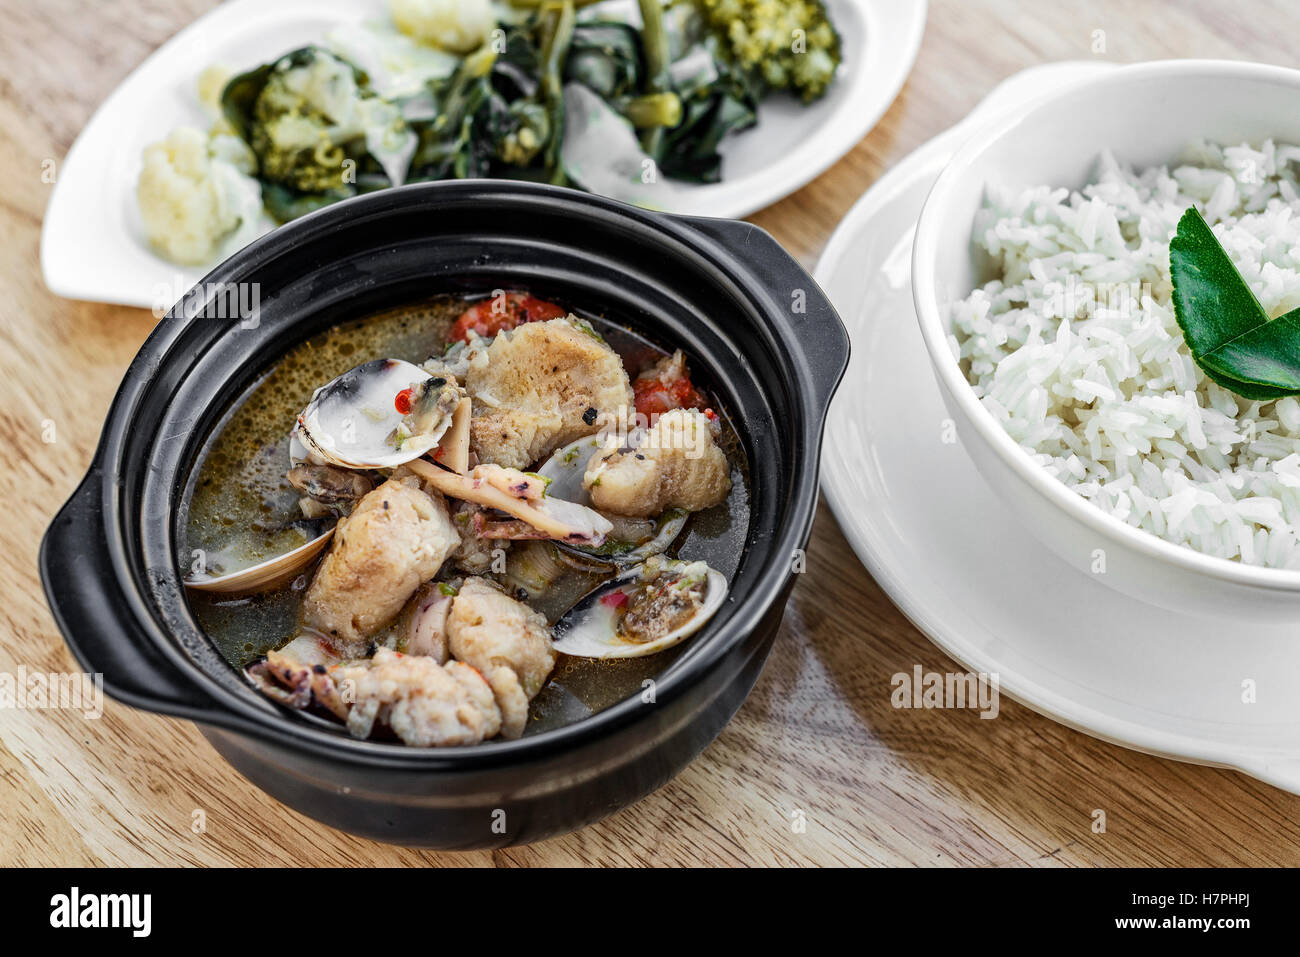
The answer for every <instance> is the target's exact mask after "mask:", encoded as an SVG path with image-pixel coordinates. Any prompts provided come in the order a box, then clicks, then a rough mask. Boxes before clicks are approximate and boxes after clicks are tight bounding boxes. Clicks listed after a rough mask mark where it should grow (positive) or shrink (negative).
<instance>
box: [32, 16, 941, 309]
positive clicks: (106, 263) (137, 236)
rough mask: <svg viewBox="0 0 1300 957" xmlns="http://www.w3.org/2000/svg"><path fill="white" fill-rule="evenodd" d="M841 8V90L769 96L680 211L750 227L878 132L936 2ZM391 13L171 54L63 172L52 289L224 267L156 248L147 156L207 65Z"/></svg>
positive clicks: (261, 25)
mask: <svg viewBox="0 0 1300 957" xmlns="http://www.w3.org/2000/svg"><path fill="white" fill-rule="evenodd" d="M829 7H830V10H831V16H832V17H833V18H834V20H835V23H836V26H837V27H838V28H839V30H840V32H841V35H842V36H843V39H844V65H843V67H842V68H841V71H840V75H839V76H838V77H837V78H836V82H835V85H834V86H833V87H832V88H831V91H830V92H829V93H828V94H827V95H826V97H825V98H823V99H822V100H820V101H818V102H817V103H815V104H813V105H812V106H810V107H808V108H803V107H802V106H800V105H799V104H798V103H796V102H794V101H793V100H784V98H781V97H773V98H771V99H769V100H768V101H767V102H765V103H764V104H763V105H762V107H761V110H760V117H759V125H758V126H757V127H755V128H754V129H752V130H749V131H747V132H745V133H742V134H739V135H738V136H735V137H732V138H730V139H729V140H728V141H727V142H726V143H725V144H724V146H723V154H724V157H725V160H724V163H725V172H724V176H725V178H724V180H723V181H722V182H721V183H716V184H710V185H690V184H674V186H675V188H674V190H673V191H672V198H671V201H670V202H671V208H670V209H669V210H668V211H669V212H675V213H683V214H687V215H692V216H717V217H723V218H730V219H739V218H741V217H744V216H748V215H749V214H750V213H752V212H754V211H755V210H758V209H762V208H763V207H764V206H767V205H770V204H771V203H774V202H775V201H776V200H778V199H781V198H782V197H783V196H786V195H788V194H790V193H792V192H794V191H795V190H797V189H799V188H800V187H801V186H803V185H805V184H806V183H808V182H809V181H810V180H812V179H813V178H814V177H816V176H818V175H820V174H821V173H823V172H824V171H825V170H826V169H827V168H829V167H830V166H831V165H832V164H833V163H835V162H836V161H837V160H838V159H840V157H842V156H843V155H844V154H845V153H847V152H848V151H849V150H850V149H852V148H853V146H854V145H855V144H856V143H857V142H858V141H859V140H860V139H862V137H864V136H865V135H866V134H867V133H868V131H870V129H871V128H872V127H873V126H875V124H876V121H877V120H879V119H880V117H881V116H882V115H883V114H884V112H885V110H886V109H887V108H888V107H889V104H890V103H892V102H893V100H894V96H895V95H896V94H897V93H898V91H899V89H900V88H901V87H902V85H903V81H904V80H905V79H906V78H907V74H908V72H909V71H910V70H911V67H912V62H913V60H914V59H915V58H916V52H917V50H918V49H919V47H920V44H921V35H922V33H923V32H924V29H925V15H926V0H829ZM386 11H387V3H385V2H384V0H279V2H276V3H268V2H266V0H231V2H229V3H223V4H222V5H221V6H219V7H217V8H216V9H214V10H212V11H211V12H210V13H208V14H206V15H205V16H203V17H201V18H200V19H198V20H196V21H195V22H194V23H192V24H191V25H190V26H188V27H186V28H185V29H184V30H182V31H181V32H180V33H178V34H176V36H174V37H172V38H171V39H170V40H168V41H167V42H166V43H165V44H163V46H161V47H160V48H159V49H158V50H157V51H155V52H154V54H153V55H152V56H150V57H149V59H147V60H145V62H144V63H142V64H141V65H140V66H139V67H138V68H137V69H136V70H135V71H134V72H133V73H131V75H130V76H128V77H127V78H126V79H125V80H124V81H123V82H122V84H121V85H120V86H118V88H117V89H116V90H115V91H114V92H113V93H112V95H110V96H109V98H108V99H107V100H106V101H105V102H104V104H103V105H102V106H101V107H100V108H99V110H98V111H96V113H95V115H94V116H93V117H91V120H90V122H89V123H87V124H86V128H85V129H84V130H82V132H81V135H80V136H79V137H77V141H76V142H75V143H74V144H73V146H72V149H71V150H70V151H69V153H68V155H67V158H66V159H64V161H63V163H62V164H61V166H60V167H59V169H58V171H57V179H56V185H55V188H54V194H53V196H51V197H50V204H49V207H48V208H47V209H46V212H45V222H44V227H43V231H42V235H41V268H42V271H43V273H44V276H45V284H46V285H47V286H48V287H49V288H50V291H51V292H53V293H55V294H56V295H60V296H66V297H68V298H72V299H89V300H92V301H96V302H112V303H119V304H122V305H128V306H145V307H150V308H155V309H166V308H168V307H169V306H170V305H171V304H172V303H173V302H175V301H176V300H177V299H179V298H180V297H181V296H182V295H183V294H184V293H185V292H186V290H188V289H189V288H190V287H191V286H192V285H194V283H196V282H197V281H198V280H199V279H201V278H202V277H203V276H204V275H205V274H206V273H207V272H208V271H209V269H211V266H213V265H216V263H215V262H214V263H212V264H211V265H210V266H208V267H206V268H188V267H179V266H176V265H174V264H172V263H169V262H167V261H165V260H163V259H161V258H159V257H158V256H156V255H155V254H154V253H153V252H152V251H151V250H150V249H149V246H148V244H147V242H146V241H145V239H144V230H143V226H142V224H141V222H140V217H139V213H138V212H137V210H136V204H135V182H136V178H137V177H138V175H139V171H140V153H141V151H142V150H143V149H144V147H145V146H146V145H147V144H149V143H151V142H154V141H156V140H159V139H161V138H162V137H164V136H165V135H166V134H167V132H168V131H169V130H171V129H172V128H173V127H176V126H180V125H185V124H189V125H197V126H200V127H201V128H202V127H206V126H207V122H208V121H207V120H206V118H205V117H204V114H203V112H202V110H201V109H200V107H199V104H198V100H197V96H196V94H195V92H194V90H195V81H196V79H197V77H198V74H199V73H200V72H201V71H202V69H203V68H204V67H205V66H207V65H209V64H211V63H223V64H226V65H228V66H230V67H231V68H233V69H236V70H242V69H246V68H249V67H252V66H255V65H256V64H259V63H263V62H266V61H267V60H270V59H272V58H274V57H276V56H279V55H280V54H282V53H285V52H287V51H289V50H292V49H295V48H296V47H299V46H303V45H305V44H306V43H309V42H313V41H317V40H320V39H321V38H322V37H323V36H324V35H325V34H326V33H328V32H330V31H331V30H334V29H336V28H338V27H340V26H342V25H346V24H350V23H356V24H359V23H362V22H364V21H371V20H376V19H382V18H385V17H386V16H387V13H386ZM268 228H269V224H268ZM233 252H234V250H233V249H232V250H227V254H229V253H233Z"/></svg>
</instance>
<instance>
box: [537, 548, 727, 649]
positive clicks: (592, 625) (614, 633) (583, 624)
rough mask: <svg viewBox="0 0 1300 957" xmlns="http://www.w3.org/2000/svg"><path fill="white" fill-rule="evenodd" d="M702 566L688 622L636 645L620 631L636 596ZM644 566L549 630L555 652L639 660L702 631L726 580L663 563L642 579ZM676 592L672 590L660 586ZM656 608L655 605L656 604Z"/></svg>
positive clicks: (719, 603)
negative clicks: (696, 599) (700, 582)
mask: <svg viewBox="0 0 1300 957" xmlns="http://www.w3.org/2000/svg"><path fill="white" fill-rule="evenodd" d="M696 566H703V575H704V581H703V589H704V591H703V595H702V596H700V600H699V603H698V605H697V606H696V607H695V609H694V611H693V612H692V613H691V615H690V617H689V619H687V620H686V621H685V622H683V623H681V624H678V625H677V626H676V627H674V628H673V629H672V630H671V631H668V632H667V633H666V634H663V635H660V636H657V637H654V638H651V639H650V640H640V639H638V638H637V637H635V636H633V635H630V634H628V633H627V632H626V631H625V629H624V619H625V616H626V615H627V614H628V611H629V608H630V606H631V605H632V603H633V601H634V599H635V597H636V595H637V594H638V592H640V591H642V590H643V589H645V588H646V587H647V585H650V586H651V587H654V586H655V585H656V584H659V583H660V582H662V581H663V580H664V578H665V576H666V577H667V578H668V579H675V578H676V577H677V576H678V575H679V574H680V573H681V572H683V571H686V570H690V569H694V568H695V567H696ZM648 567H649V566H648V565H637V566H635V567H633V568H629V569H628V570H627V571H625V572H623V574H621V575H619V576H618V577H617V578H613V579H611V580H610V581H608V582H606V583H605V584H603V585H601V586H600V587H599V588H597V589H596V590H595V591H593V592H590V593H589V594H587V595H586V596H584V597H583V598H582V600H581V601H579V602H578V603H577V604H576V605H574V606H573V607H572V608H570V609H569V610H568V611H567V612H565V614H564V615H563V616H562V617H561V618H560V620H559V621H557V622H556V623H555V625H554V627H553V629H552V637H553V640H554V645H555V650H556V651H559V652H563V653H564V654H566V655H574V656H576V657H580V658H640V657H643V656H645V655H653V654H656V653H657V652H660V651H663V650H665V649H667V648H671V647H673V645H676V644H679V643H680V642H682V641H684V640H686V639H687V638H689V637H690V636H691V635H693V634H695V633H696V632H697V631H699V630H700V629H701V628H703V627H704V626H705V625H706V624H707V623H708V622H709V620H710V619H711V618H712V617H713V616H714V615H715V614H717V611H718V609H719V608H721V607H722V604H723V602H725V601H726V600H727V590H728V585H727V579H726V577H725V576H723V575H722V574H721V573H720V572H717V571H714V570H713V569H712V568H709V567H708V566H707V565H704V563H703V562H684V561H665V562H662V564H661V566H660V569H659V571H658V573H657V574H656V575H653V576H651V577H649V578H647V576H646V570H647V568H648ZM660 587H664V588H668V589H671V588H674V587H676V586H675V585H672V584H668V585H661V586H660ZM656 604H658V603H656Z"/></svg>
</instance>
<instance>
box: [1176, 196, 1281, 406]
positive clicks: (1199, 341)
mask: <svg viewBox="0 0 1300 957" xmlns="http://www.w3.org/2000/svg"><path fill="white" fill-rule="evenodd" d="M1169 273H1170V276H1171V277H1172V279H1173V284H1174V315H1175V316H1176V317H1177V319H1178V327H1179V328H1180V329H1182V331H1183V338H1184V339H1185V340H1186V342H1187V347H1188V348H1189V349H1191V351H1192V358H1193V359H1195V360H1196V364H1197V365H1198V366H1200V367H1201V369H1202V370H1203V371H1204V372H1205V374H1206V375H1207V376H1209V377H1210V378H1211V379H1213V380H1214V381H1215V382H1217V383H1218V384H1219V385H1221V386H1223V388H1225V389H1228V390H1229V391H1231V392H1235V393H1236V394H1237V395H1240V396H1242V397H1243V398H1246V399H1251V400H1253V401H1261V402H1262V401H1268V400H1271V399H1280V398H1282V397H1284V396H1288V395H1300V309H1293V310H1292V311H1291V312H1288V313H1287V314H1286V315H1283V316H1278V317H1277V318H1276V319H1269V317H1268V313H1267V312H1265V311H1264V307H1263V306H1261V305H1260V304H1259V300H1258V299H1256V298H1255V294H1254V293H1253V292H1251V291H1250V286H1249V285H1247V284H1246V280H1245V279H1243V278H1242V276H1241V273H1240V272H1239V271H1238V270H1237V267H1236V266H1235V265H1234V264H1233V262H1232V260H1231V259H1230V258H1229V257H1228V253H1227V251H1226V250H1224V248H1223V246H1222V245H1221V244H1220V243H1219V240H1218V238H1217V237H1216V236H1215V235H1214V231H1213V230H1212V229H1210V226H1209V224H1208V223H1207V222H1206V221H1205V218H1204V217H1203V216H1201V214H1200V212H1198V211H1197V209H1196V207H1194V206H1193V207H1191V208H1190V209H1188V210H1187V212H1185V213H1184V214H1183V218H1182V219H1181V220H1179V222H1178V231H1177V233H1175V235H1174V238H1173V239H1172V240H1170V243H1169Z"/></svg>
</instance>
